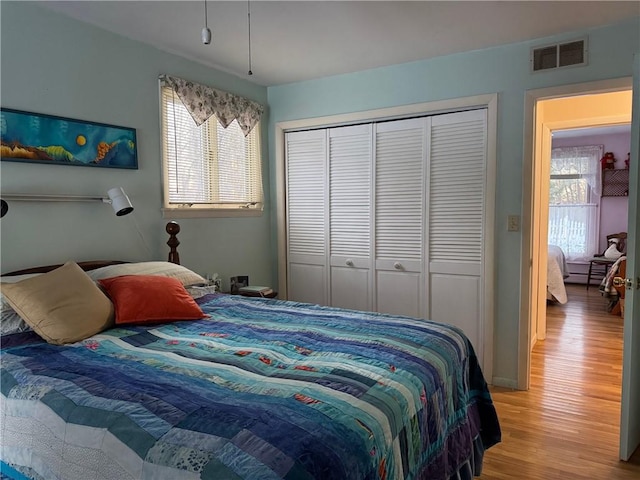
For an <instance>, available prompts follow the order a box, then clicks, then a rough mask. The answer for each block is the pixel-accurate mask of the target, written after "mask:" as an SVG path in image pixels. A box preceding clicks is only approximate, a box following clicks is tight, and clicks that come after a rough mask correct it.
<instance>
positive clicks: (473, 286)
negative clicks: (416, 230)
mask: <svg viewBox="0 0 640 480" xmlns="http://www.w3.org/2000/svg"><path fill="white" fill-rule="evenodd" d="M430 137H431V142H430V152H429V172H428V190H429V202H428V222H427V231H428V240H429V241H428V259H429V279H428V280H429V312H428V316H429V318H430V319H431V320H435V321H438V322H445V323H449V324H452V325H456V326H458V327H460V328H461V329H462V330H463V331H464V332H465V333H466V335H467V336H468V337H469V339H470V340H471V343H472V344H473V346H474V348H475V350H476V353H477V354H478V358H480V359H482V358H483V351H482V350H483V321H484V315H483V312H484V307H483V300H482V299H483V294H484V291H483V289H484V286H483V257H484V255H483V252H484V236H485V232H484V221H485V203H486V202H485V195H486V183H487V182H486V165H487V113H486V110H474V111H469V112H460V113H452V114H447V115H438V116H435V117H433V118H432V121H431V134H430Z"/></svg>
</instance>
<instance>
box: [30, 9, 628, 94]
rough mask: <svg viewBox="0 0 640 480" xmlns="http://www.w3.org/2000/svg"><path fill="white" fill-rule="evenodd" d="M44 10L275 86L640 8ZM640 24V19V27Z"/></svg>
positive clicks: (529, 35) (543, 32)
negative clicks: (206, 41) (208, 36)
mask: <svg viewBox="0 0 640 480" xmlns="http://www.w3.org/2000/svg"><path fill="white" fill-rule="evenodd" d="M39 3H40V4H42V5H44V6H45V7H46V8H49V9H51V10H54V11H58V12H60V13H63V14H65V15H68V16H70V17H73V18H76V19H78V20H81V21H85V22H88V23H91V24H94V25H97V26H99V27H102V28H104V29H106V30H110V31H112V32H115V33H118V34H120V35H124V36H126V37H129V38H132V39H135V40H139V41H141V42H144V43H148V44H151V45H154V46H156V47H157V48H159V49H161V50H165V51H168V52H172V53H175V54H178V55H181V56H184V57H187V58H190V59H192V60H196V61H198V62H201V63H204V64H206V65H209V66H212V67H215V68H218V69H220V70H223V71H226V72H230V73H233V74H235V75H238V76H241V77H243V78H246V79H248V80H250V81H252V82H254V83H257V84H259V85H265V86H271V85H278V84H283V83H290V82H297V81H301V80H307V79H312V78H319V77H324V76H329V75H336V74H341V73H349V72H354V71H359V70H365V69H369V68H375V67H380V66H385V65H393V64H398V63H405V62H412V61H416V60H423V59H427V58H432V57H436V56H441V55H449V54H452V53H459V52H464V51H470V50H476V49H482V48H487V47H491V46H495V45H500V44H506V43H514V42H521V41H526V40H531V39H535V38H541V37H545V36H550V35H554V34H558V33H562V32H570V31H577V30H581V29H584V28H589V27H594V26H600V25H607V24H613V23H617V22H619V21H622V20H624V19H627V18H633V17H634V16H635V17H638V16H640V2H637V1H621V2H616V1H587V2H582V1H564V2H556V1H410V2H404V1H373V2H364V1H266V0H252V1H251V3H250V7H251V40H252V42H251V53H252V71H253V76H251V77H250V76H248V75H247V70H248V35H247V33H248V28H247V6H248V3H247V1H246V0H238V1H226V2H222V1H214V0H208V1H207V8H208V12H209V13H208V24H209V28H211V29H212V30H213V42H212V43H211V45H203V44H202V42H201V40H200V32H201V30H202V27H203V26H204V0H199V1H190V0H183V1H56V0H46V1H41V2H39ZM639 23H640V21H639Z"/></svg>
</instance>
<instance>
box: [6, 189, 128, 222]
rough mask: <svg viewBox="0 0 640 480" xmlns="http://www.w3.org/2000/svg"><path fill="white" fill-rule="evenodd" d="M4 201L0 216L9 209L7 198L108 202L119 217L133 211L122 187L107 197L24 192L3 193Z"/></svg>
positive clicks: (43, 200)
mask: <svg viewBox="0 0 640 480" xmlns="http://www.w3.org/2000/svg"><path fill="white" fill-rule="evenodd" d="M1 195H2V201H1V202H0V207H1V211H0V214H1V215H0V216H2V217H4V216H5V214H6V213H7V211H8V210H9V205H8V204H7V202H6V201H5V200H10V201H16V202H102V203H108V204H110V205H111V207H112V208H113V211H114V212H116V215H117V216H118V217H121V216H123V215H127V214H128V213H131V212H133V205H131V200H129V197H127V194H126V193H124V190H123V189H122V188H121V187H115V188H111V189H110V190H109V191H108V192H107V196H106V197H91V196H81V195H32V194H22V193H3V194H1Z"/></svg>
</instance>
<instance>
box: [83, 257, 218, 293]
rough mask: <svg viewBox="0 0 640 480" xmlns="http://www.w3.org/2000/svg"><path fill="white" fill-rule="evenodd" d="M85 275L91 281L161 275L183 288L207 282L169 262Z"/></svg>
mask: <svg viewBox="0 0 640 480" xmlns="http://www.w3.org/2000/svg"><path fill="white" fill-rule="evenodd" d="M87 275H89V277H90V278H91V279H92V280H93V281H97V280H102V279H104V278H112V277H121V276H123V275H161V276H164V277H172V278H176V279H178V280H179V281H180V282H182V285H183V286H185V287H187V286H190V285H206V283H207V280H206V279H205V278H204V277H202V276H201V275H198V274H197V273H196V272H193V271H191V270H189V269H188V268H187V267H183V266H182V265H176V264H175V263H171V262H137V263H121V264H118V265H109V266H107V267H101V268H96V269H95V270H90V271H88V272H87Z"/></svg>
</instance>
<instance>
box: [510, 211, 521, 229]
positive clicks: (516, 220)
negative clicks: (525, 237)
mask: <svg viewBox="0 0 640 480" xmlns="http://www.w3.org/2000/svg"><path fill="white" fill-rule="evenodd" d="M507 231H508V232H519V231H520V215H509V216H508V217H507Z"/></svg>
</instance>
